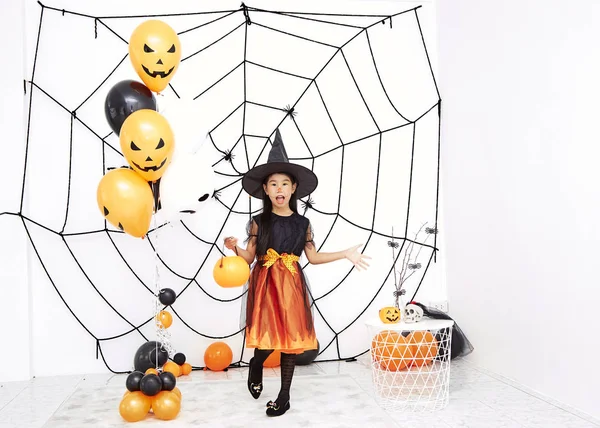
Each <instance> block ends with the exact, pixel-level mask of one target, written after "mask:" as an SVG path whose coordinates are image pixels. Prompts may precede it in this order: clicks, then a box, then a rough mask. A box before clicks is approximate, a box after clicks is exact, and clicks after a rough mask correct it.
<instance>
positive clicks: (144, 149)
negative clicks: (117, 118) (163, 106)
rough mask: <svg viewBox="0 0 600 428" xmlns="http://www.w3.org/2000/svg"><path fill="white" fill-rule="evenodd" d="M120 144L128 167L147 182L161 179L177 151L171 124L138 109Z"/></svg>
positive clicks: (122, 128)
mask: <svg viewBox="0 0 600 428" xmlns="http://www.w3.org/2000/svg"><path fill="white" fill-rule="evenodd" d="M119 142H120V144H121V150H122V151H123V156H125V159H127V162H128V163H129V165H131V167H132V168H133V170H134V171H135V172H137V173H138V174H139V175H141V176H142V178H143V179H144V180H146V181H156V180H158V179H159V178H161V177H162V175H163V174H164V172H165V170H166V169H167V166H168V165H169V163H170V162H171V158H172V155H173V151H174V150H175V136H174V134H173V130H172V129H171V126H170V125H169V122H167V119H165V118H164V116H163V115H161V114H160V113H158V112H156V111H154V110H149V109H142V110H138V111H136V112H134V113H132V114H131V115H130V116H129V117H128V118H127V119H125V122H123V126H122V127H121V135H120V136H119Z"/></svg>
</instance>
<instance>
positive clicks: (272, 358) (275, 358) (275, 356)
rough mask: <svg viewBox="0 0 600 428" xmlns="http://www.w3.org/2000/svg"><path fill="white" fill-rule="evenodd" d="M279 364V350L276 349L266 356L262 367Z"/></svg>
mask: <svg viewBox="0 0 600 428" xmlns="http://www.w3.org/2000/svg"><path fill="white" fill-rule="evenodd" d="M280 365H281V351H279V350H278V349H276V350H274V351H273V352H271V355H269V356H268V357H267V359H266V360H265V362H264V364H263V367H269V368H273V367H279V366H280Z"/></svg>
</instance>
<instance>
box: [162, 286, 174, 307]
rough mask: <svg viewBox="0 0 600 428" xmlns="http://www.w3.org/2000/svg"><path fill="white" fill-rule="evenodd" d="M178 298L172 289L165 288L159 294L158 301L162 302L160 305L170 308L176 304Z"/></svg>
mask: <svg viewBox="0 0 600 428" xmlns="http://www.w3.org/2000/svg"><path fill="white" fill-rule="evenodd" d="M176 298H177V295H176V294H175V292H174V291H173V290H171V289H170V288H163V289H162V290H160V291H159V292H158V300H160V303H162V304H163V305H165V306H169V305H172V304H173V303H175V299H176Z"/></svg>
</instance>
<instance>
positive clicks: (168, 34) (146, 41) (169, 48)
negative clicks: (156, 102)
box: [129, 19, 181, 92]
mask: <svg viewBox="0 0 600 428" xmlns="http://www.w3.org/2000/svg"><path fill="white" fill-rule="evenodd" d="M129 56H130V58H131V63H132V64H133V68H134V69H135V71H136V72H137V74H138V76H140V78H141V79H142V81H143V82H144V83H145V84H146V86H147V87H148V89H150V90H151V91H154V92H160V91H162V90H163V89H165V88H166V87H167V85H168V84H169V82H170V81H171V79H172V78H173V75H174V74H175V72H176V71H177V68H178V67H179V63H180V62H181V42H180V40H179V36H178V35H177V33H176V32H175V30H173V28H171V27H170V26H169V25H168V24H166V23H165V22H163V21H159V20H157V19H150V20H147V21H145V22H142V23H141V24H140V25H138V27H137V28H136V29H135V30H133V33H132V34H131V39H130V40H129Z"/></svg>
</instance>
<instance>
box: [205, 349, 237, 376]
mask: <svg viewBox="0 0 600 428" xmlns="http://www.w3.org/2000/svg"><path fill="white" fill-rule="evenodd" d="M231 361H233V352H232V351H231V348H230V347H229V345H228V344H226V343H225V342H214V343H211V344H210V345H209V346H208V348H206V351H204V363H205V364H206V367H208V368H209V369H211V370H212V371H215V372H218V371H221V370H223V369H226V368H227V367H229V365H230V364H231Z"/></svg>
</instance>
